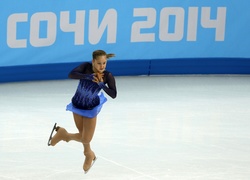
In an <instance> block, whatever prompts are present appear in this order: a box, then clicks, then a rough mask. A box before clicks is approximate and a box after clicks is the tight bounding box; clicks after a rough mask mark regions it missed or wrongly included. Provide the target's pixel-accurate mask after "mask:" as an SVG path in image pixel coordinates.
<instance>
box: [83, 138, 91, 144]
mask: <svg viewBox="0 0 250 180" xmlns="http://www.w3.org/2000/svg"><path fill="white" fill-rule="evenodd" d="M91 140H92V138H88V137H82V143H83V144H89V143H90V141H91Z"/></svg>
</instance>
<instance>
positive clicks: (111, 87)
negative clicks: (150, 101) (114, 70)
mask: <svg viewBox="0 0 250 180" xmlns="http://www.w3.org/2000/svg"><path fill="white" fill-rule="evenodd" d="M107 84H108V87H107V86H106V85H105V84H104V82H99V83H98V85H99V86H100V88H102V89H103V90H104V91H105V92H106V93H107V94H108V95H109V96H110V97H112V98H113V99H114V98H116V95H117V91H116V84H115V78H114V77H113V75H112V74H111V73H109V74H108V76H107Z"/></svg>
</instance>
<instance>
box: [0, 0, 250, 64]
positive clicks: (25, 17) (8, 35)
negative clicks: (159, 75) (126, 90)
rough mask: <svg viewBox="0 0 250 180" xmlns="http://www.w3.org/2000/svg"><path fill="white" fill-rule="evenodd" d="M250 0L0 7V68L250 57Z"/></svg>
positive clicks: (94, 0) (76, 1) (105, 0)
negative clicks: (100, 52)
mask: <svg viewBox="0 0 250 180" xmlns="http://www.w3.org/2000/svg"><path fill="white" fill-rule="evenodd" d="M249 6H250V1H249V0H241V1H238V0H230V1H229V0H220V1H218V0H202V1H200V0H188V1H183V0H168V1H167V0H165V1H164V0H163V1H153V0H145V1H130V0H128V1H122V0H116V1H111V0H88V1H85V0H70V1H68V0H60V1H50V0H24V1H20V0H8V1H1V2H0V9H1V13H0V14H1V15H0V27H1V28H0V67H8V66H26V65H39V64H56V63H71V62H82V61H89V60H91V53H92V51H94V50H96V49H104V50H105V51H107V52H108V53H111V52H112V53H115V54H116V58H115V59H116V60H117V61H119V60H122V61H124V60H128V61H129V60H150V62H153V61H154V60H166V59H172V60H174V59H200V60H202V59H203V60H204V61H207V60H208V58H210V59H211V58H218V59H220V58H223V59H224V60H225V58H229V60H230V59H232V58H233V59H234V60H235V59H241V58H246V59H249V58H250V49H249V45H250V36H249V32H250V25H249V22H250V15H249Z"/></svg>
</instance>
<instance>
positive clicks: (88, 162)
mask: <svg viewBox="0 0 250 180" xmlns="http://www.w3.org/2000/svg"><path fill="white" fill-rule="evenodd" d="M84 155H85V161H84V164H83V170H84V172H85V174H87V172H88V171H89V170H90V168H91V167H92V166H93V165H94V163H95V161H96V159H97V158H96V156H95V153H94V152H93V151H90V152H87V153H84Z"/></svg>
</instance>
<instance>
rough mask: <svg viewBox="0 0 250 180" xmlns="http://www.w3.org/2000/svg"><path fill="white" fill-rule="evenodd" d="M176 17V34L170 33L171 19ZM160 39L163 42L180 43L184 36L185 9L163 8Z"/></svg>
mask: <svg viewBox="0 0 250 180" xmlns="http://www.w3.org/2000/svg"><path fill="white" fill-rule="evenodd" d="M170 16H175V25H174V26H175V27H174V32H173V33H170V32H169V25H170V23H169V17H170ZM159 31H160V32H159V38H160V40H161V41H180V40H182V38H183V34H184V9H183V8H178V7H176V8H168V7H167V8H163V9H162V10H161V14H160V28H159Z"/></svg>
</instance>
